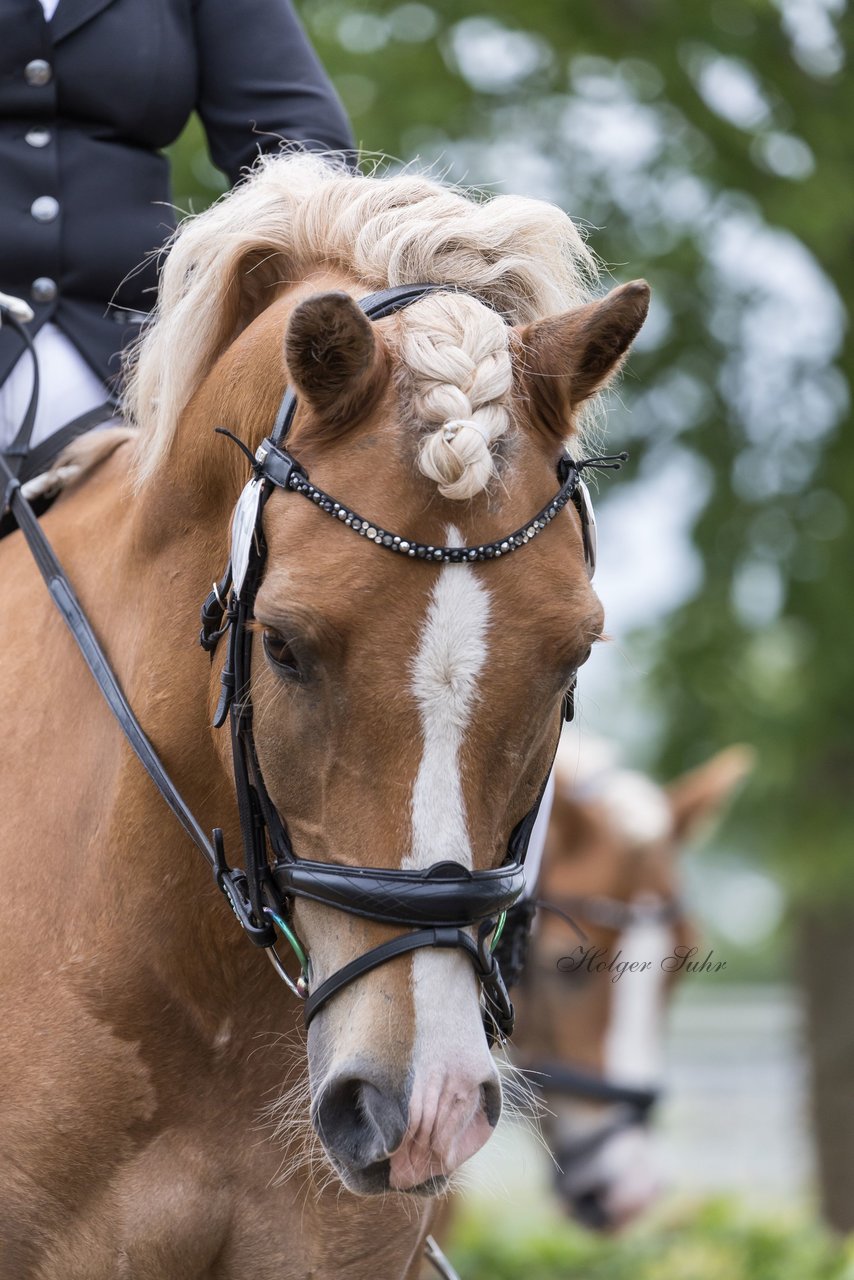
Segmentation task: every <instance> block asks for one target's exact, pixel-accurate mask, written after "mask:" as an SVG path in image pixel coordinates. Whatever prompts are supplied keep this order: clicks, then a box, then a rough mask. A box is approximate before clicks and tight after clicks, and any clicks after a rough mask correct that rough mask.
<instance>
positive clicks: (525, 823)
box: [200, 285, 622, 1043]
mask: <svg viewBox="0 0 854 1280" xmlns="http://www.w3.org/2000/svg"><path fill="white" fill-rule="evenodd" d="M439 289H444V290H446V286H441V285H413V286H403V287H400V288H396V289H388V290H384V291H382V292H380V293H376V294H372V295H370V296H369V297H367V298H363V299H361V301H360V302H359V306H360V307H361V309H362V311H363V312H364V314H365V315H366V316H367V317H368V318H369V319H371V320H380V319H383V318H385V317H387V316H390V315H393V314H395V313H396V312H398V311H400V310H402V309H403V308H405V307H408V306H410V305H411V304H412V303H414V302H417V301H418V300H419V299H420V298H423V297H424V296H425V295H427V294H429V293H433V292H435V291H437V290H439ZM296 408H297V397H296V394H295V392H294V391H293V390H292V389H291V388H290V387H289V388H287V389H286V391H285V394H284V396H283V399H282V402H281V404H280V407H279V411H278V413H277V415H276V419H275V423H274V426H273V429H272V431H271V432H270V435H269V436H268V437H267V438H266V439H265V440H264V441H263V443H262V444H261V445H260V446H259V448H258V450H257V451H256V453H255V455H254V456H252V455H251V454H249V451H248V450H246V449H245V446H243V447H244V451H245V452H247V454H249V457H250V460H251V463H252V473H253V474H252V478H251V479H250V480H249V482H248V483H247V485H246V486H245V488H244V490H243V492H242V494H241V496H240V498H239V499H238V503H237V506H236V508H235V516H234V522H233V527H232V546H231V559H230V563H229V566H228V568H227V569H226V571H225V573H224V575H223V577H222V578H221V579H220V581H219V582H218V583H217V584H215V586H214V589H213V590H212V592H211V593H210V595H209V596H208V598H207V600H206V601H205V604H204V606H203V608H202V631H201V635H200V642H201V644H202V646H203V647H204V648H205V649H207V650H208V651H210V652H211V653H213V652H214V650H215V649H216V647H217V644H218V643H219V641H220V639H221V638H222V637H223V636H224V635H225V634H226V633H227V634H228V654H227V657H226V661H225V665H224V667H223V671H222V675H221V695H220V699H219V703H218V706H217V709H216V713H215V716H214V724H215V725H217V726H222V725H223V724H224V723H225V721H226V719H228V720H229V723H230V727H231V742H232V756H233V762H234V775H235V781H236V785H237V799H238V809H239V812H240V822H241V829H242V831H243V840H244V851H245V861H244V868H243V869H242V870H229V869H226V868H223V869H222V870H221V871H220V872H219V873H218V881H219V883H220V886H221V887H222V888H223V889H224V890H225V892H226V893H227V894H228V896H229V898H230V900H231V902H232V906H233V907H234V910H235V914H236V915H237V916H238V919H240V920H241V923H244V922H246V923H244V927H246V924H247V923H248V924H249V925H250V928H251V929H252V934H251V936H253V940H256V939H257V941H258V942H259V943H260V945H262V946H265V947H267V953H268V955H269V956H270V958H271V960H272V962H273V964H274V965H275V967H276V968H277V970H278V972H279V973H280V974H281V976H282V977H283V978H284V980H285V981H286V982H287V983H288V985H289V986H291V989H292V990H295V991H296V992H297V994H305V997H306V998H305V1021H306V1024H308V1023H310V1022H311V1020H312V1018H314V1017H315V1016H316V1014H317V1013H318V1011H319V1010H320V1009H321V1008H323V1006H324V1005H325V1004H326V1003H327V1002H328V1001H329V1000H331V999H332V997H333V996H335V995H336V994H337V993H338V992H339V991H341V990H342V989H343V988H344V987H346V986H348V985H349V984H350V983H351V982H354V981H355V980H356V979H357V978H360V977H362V976H363V975H364V974H366V973H369V972H370V971H371V970H372V969H376V968H378V967H379V966H380V965H383V964H386V963H387V962H388V961H390V960H392V959H394V958H395V957H396V956H399V955H403V954H406V953H408V952H413V951H416V950H418V949H420V948H422V947H442V948H457V949H459V950H462V951H463V952H464V953H465V954H466V955H467V956H468V957H469V959H470V960H471V962H472V964H473V966H474V969H475V973H476V975H477V978H478V981H479V983H480V987H481V990H482V992H483V995H484V1023H485V1028H486V1033H487V1038H488V1039H489V1041H490V1043H492V1041H493V1040H495V1039H496V1038H499V1039H504V1038H505V1037H507V1036H509V1035H510V1034H511V1032H512V1028H513V1006H512V1004H511V1002H510V998H509V996H508V993H507V986H506V984H505V982H504V980H503V978H502V974H501V969H500V966H499V965H498V963H497V962H496V959H495V956H494V950H495V946H496V944H497V942H498V940H499V938H500V936H501V931H502V929H503V925H504V920H505V918H506V912H507V910H508V908H509V907H511V906H512V904H513V903H514V902H515V901H516V900H517V899H518V898H519V896H520V895H521V893H522V891H523V889H524V887H525V873H524V863H525V854H526V852H527V848H528V842H529V840H530V836H531V831H532V830H533V827H534V823H535V822H536V818H537V814H538V812H539V808H540V803H541V801H542V796H543V792H544V791H545V786H546V781H547V778H548V775H546V778H545V779H544V780H543V785H542V787H541V788H540V791H539V793H538V795H537V799H536V801H535V803H534V805H533V806H532V808H531V809H530V810H529V811H528V813H527V814H526V815H525V816H524V817H523V818H522V819H521V821H520V822H519V823H518V824H517V826H516V827H515V829H514V830H513V832H512V833H511V835H510V839H509V841H508V844H507V851H506V855H505V858H504V861H503V862H502V864H501V866H499V867H497V868H495V869H493V870H488V871H469V870H468V869H467V868H465V867H463V866H461V865H460V864H459V863H455V862H443V863H439V864H437V865H435V866H433V867H430V868H429V869H428V870H426V871H404V870H385V869H379V868H372V867H367V868H365V867H352V866H342V865H340V864H338V863H334V862H328V861H327V862H317V861H310V860H308V859H304V858H299V857H298V856H297V855H296V853H295V852H294V849H293V845H292V843H291V839H290V836H289V833H288V828H287V824H286V823H285V821H284V820H283V819H282V817H281V815H280V814H279V812H278V811H277V809H276V807H275V805H274V804H273V803H272V801H271V799H270V796H269V794H268V792H267V788H266V786H265V783H264V779H263V776H262V773H261V769H260V767H259V764H258V756H257V752H256V749H255V742H254V737H253V724H252V701H251V688H250V677H251V672H250V662H251V645H252V631H251V630H250V629H249V627H248V622H249V620H250V619H251V617H252V612H253V605H254V600H255V595H256V593H257V590H258V587H259V585H260V581H261V577H262V574H263V569H264V563H265V558H266V542H265V539H264V532H263V524H262V517H263V511H264V506H265V504H266V502H267V501H268V500H269V498H270V497H271V495H272V494H273V492H274V491H275V490H277V489H278V490H281V491H282V492H285V493H295V494H298V495H300V496H301V497H303V498H304V499H306V500H308V501H310V502H312V503H313V504H314V505H315V506H316V507H317V508H318V509H319V510H320V511H321V512H323V513H324V514H326V515H327V516H329V517H331V518H332V519H334V520H336V521H338V522H339V523H341V524H343V525H344V527H345V528H347V529H350V530H351V531H352V532H353V533H355V534H357V535H358V536H360V537H362V538H365V539H366V540H367V541H369V542H372V543H373V544H374V545H375V546H376V547H379V548H381V549H382V550H385V551H388V552H390V553H392V554H395V555H398V556H402V557H404V558H406V559H408V560H414V561H418V560H421V561H424V562H428V563H432V564H441V565H458V564H471V563H472V562H478V563H485V562H487V561H490V560H497V559H500V558H502V557H505V556H507V555H510V554H512V553H513V552H515V551H517V550H519V549H520V548H521V547H523V546H525V545H527V543H529V542H531V541H533V539H534V538H535V537H537V536H538V535H539V534H540V533H541V532H542V531H543V530H544V529H545V528H547V527H548V525H549V524H550V523H551V522H552V520H554V518H555V517H556V516H557V515H558V514H559V513H560V512H561V511H562V510H563V508H564V507H565V506H566V504H567V503H568V502H570V501H572V502H573V503H574V505H575V506H576V509H577V510H578V512H579V516H580V519H581V528H582V535H583V541H584V553H585V562H586V565H587V568H588V572H589V573H590V574H591V576H592V573H593V570H594V568H595V555H596V543H595V521H594V517H593V511H592V506H591V503H590V498H589V495H588V493H587V489H586V486H585V485H584V482H583V481H582V480H581V474H580V473H581V468H582V467H583V466H584V465H585V464H584V463H580V462H576V461H574V460H573V459H572V458H570V456H569V455H568V454H564V455H563V456H562V457H561V459H560V461H559V463H558V481H559V486H560V487H559V488H558V491H557V492H556V493H555V495H554V497H553V498H552V499H551V501H550V502H548V503H546V505H545V506H544V507H543V508H541V510H540V511H538V512H537V513H536V514H535V515H534V516H532V517H531V519H530V520H528V521H527V522H526V523H525V525H523V526H521V527H520V528H518V529H516V530H514V531H513V532H512V533H510V534H507V535H505V536H504V537H502V538H498V539H496V540H494V541H492V542H488V543H479V544H475V545H473V546H467V547H445V546H434V545H432V544H428V543H422V542H418V541H417V540H416V539H414V538H409V537H406V536H402V535H400V534H397V533H392V532H390V531H388V530H386V529H384V528H382V527H381V526H380V525H379V524H378V523H376V522H374V521H371V520H369V519H366V518H365V517H364V516H362V515H360V514H359V513H358V512H357V511H355V510H354V509H353V508H352V507H351V506H350V505H349V504H346V503H343V502H340V501H338V500H337V499H336V498H334V497H333V496H332V495H331V494H329V493H327V492H326V491H325V490H323V489H320V488H318V487H317V486H316V485H314V484H312V482H311V480H310V478H309V475H308V473H307V471H306V470H305V468H304V467H303V466H302V465H301V464H300V462H299V461H298V459H297V458H296V457H295V456H294V455H293V454H292V453H290V452H289V451H288V449H287V447H286V445H287V437H288V434H289V431H290V428H291V425H292V423H293V419H294V415H295V413H296ZM238 443H241V442H239V441H238ZM621 460H622V459H609V458H603V459H591V460H589V465H603V466H611V465H614V464H615V463H616V464H617V465H619V462H620V461H621ZM227 592H230V594H229V598H228V603H227V605H226V604H225V597H226V593H227ZM572 710H573V708H572V692H571V691H570V692H569V693H568V694H567V695H566V699H565V702H564V716H565V718H571V715H572ZM268 843H269V846H270V849H271V851H272V855H273V862H272V865H270V863H269V860H268V857H267V844H268ZM295 898H305V899H308V900H309V901H312V902H316V903H321V904H322V905H324V906H328V907H333V908H335V909H336V910H339V911H344V912H346V913H347V914H350V915H356V916H361V917H362V918H364V919H368V920H372V921H376V922H378V923H381V924H387V925H396V926H401V927H405V928H407V929H408V930H409V932H407V933H405V934H402V935H400V936H398V937H396V938H393V939H391V940H390V941H388V942H384V943H381V944H380V945H379V946H376V947H373V948H372V949H371V950H369V951H367V952H365V953H364V954H363V955H361V956H359V957H357V958H356V959H355V960H353V961H351V962H350V963H349V964H347V965H345V966H344V967H343V968H341V969H339V970H338V971H337V972H336V973H334V974H332V976H331V977H329V978H327V979H326V980H325V981H324V982H323V983H321V984H320V986H318V987H316V988H314V989H313V990H310V987H309V972H308V967H307V965H306V953H305V948H304V947H303V946H302V944H301V943H300V942H299V939H298V938H297V936H296V933H295V930H294V928H293V924H292V921H291V920H290V918H289V915H290V910H289V909H290V904H291V903H292V901H293V900H294V899H295ZM273 925H275V926H276V927H278V929H279V930H280V931H281V933H282V935H283V936H284V938H285V939H286V940H287V942H288V943H289V944H290V946H291V948H292V949H293V950H294V952H295V953H296V955H297V959H298V960H299V962H300V965H301V967H302V975H301V980H300V982H298V983H296V984H294V983H293V982H292V981H291V979H290V977H289V975H288V974H287V973H286V971H285V970H284V967H283V965H282V963H281V961H280V960H279V958H278V956H277V953H276V950H275V946H274V945H273V944H274V943H275V940H276V936H275V933H274V932H272V936H271V932H268V931H271V930H272V926H273ZM259 926H260V929H259ZM467 928H476V929H477V939H476V941H475V940H474V939H472V937H471V936H470V935H469V933H467V932H465V930H466V929H467ZM256 931H258V932H257V933H256ZM262 931H263V932H262Z"/></svg>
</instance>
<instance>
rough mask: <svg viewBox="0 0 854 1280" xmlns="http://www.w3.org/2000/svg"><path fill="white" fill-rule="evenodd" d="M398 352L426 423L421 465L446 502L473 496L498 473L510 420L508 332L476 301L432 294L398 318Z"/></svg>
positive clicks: (418, 411)
mask: <svg viewBox="0 0 854 1280" xmlns="http://www.w3.org/2000/svg"><path fill="white" fill-rule="evenodd" d="M401 329H402V336H401V355H402V358H403V362H404V364H405V365H406V367H407V369H408V370H409V373H410V375H411V378H412V395H413V408H414V410H415V413H416V416H417V417H418V418H419V420H420V421H421V422H423V423H424V424H425V425H426V426H428V427H432V428H433V430H432V431H430V433H429V434H428V435H426V436H425V437H424V439H423V440H422V442H421V446H420V449H419V454H418V463H419V466H420V468H421V471H422V472H423V473H424V475H426V476H428V477H429V478H430V479H431V480H435V481H436V482H437V484H438V485H439V492H440V493H441V494H442V495H443V496H444V497H446V498H471V497H473V496H474V495H475V494H476V493H480V492H481V490H482V489H485V488H486V486H487V485H488V484H489V481H490V480H491V478H492V476H493V475H494V474H495V459H494V448H495V446H496V444H497V442H498V440H499V439H500V437H501V436H503V435H504V433H505V432H506V431H507V429H508V428H509V426H510V423H511V421H512V419H511V413H510V390H511V387H512V383H513V370H512V365H511V359H510V348H509V333H510V331H509V329H508V327H507V325H506V324H505V323H504V321H503V320H502V319H501V317H500V316H499V315H497V314H496V313H495V312H494V311H493V310H491V309H490V308H489V307H486V306H484V305H483V304H482V303H480V302H478V301H477V300H476V299H475V298H470V297H466V296H465V295H462V294H434V295H432V296H430V297H427V298H424V299H422V301H421V302H419V303H418V304H417V305H416V306H414V307H412V308H411V310H410V311H408V312H407V313H406V315H405V316H403V317H402V323H401Z"/></svg>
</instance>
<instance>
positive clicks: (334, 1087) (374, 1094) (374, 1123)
mask: <svg viewBox="0 0 854 1280" xmlns="http://www.w3.org/2000/svg"><path fill="white" fill-rule="evenodd" d="M408 1109H409V1104H408V1098H407V1097H406V1096H405V1095H404V1094H403V1093H398V1092H396V1091H395V1090H393V1089H391V1088H389V1087H386V1088H383V1087H382V1086H381V1085H379V1084H377V1083H376V1082H374V1081H372V1080H365V1079H363V1078H360V1077H358V1076H346V1077H334V1076H333V1077H332V1079H331V1080H330V1081H328V1082H327V1084H326V1085H325V1086H324V1088H323V1090H322V1092H321V1094H320V1097H319V1098H318V1100H317V1102H316V1104H315V1106H314V1108H313V1109H312V1123H313V1125H314V1127H315V1130H316V1131H317V1133H318V1136H319V1137H320V1140H321V1141H322V1143H323V1145H324V1146H325V1147H326V1149H327V1151H329V1153H330V1154H331V1155H334V1156H337V1157H338V1158H339V1159H340V1160H342V1161H344V1162H345V1163H346V1164H347V1165H348V1166H350V1167H351V1168H354V1169H366V1168H368V1167H369V1166H370V1165H373V1164H377V1163H378V1162H379V1161H380V1160H385V1159H387V1157H388V1156H390V1155H391V1153H392V1152H393V1151H396V1150H397V1148H398V1147H399V1146H400V1144H401V1142H402V1141H403V1138H404V1135H405V1133H406V1123H407V1113H408Z"/></svg>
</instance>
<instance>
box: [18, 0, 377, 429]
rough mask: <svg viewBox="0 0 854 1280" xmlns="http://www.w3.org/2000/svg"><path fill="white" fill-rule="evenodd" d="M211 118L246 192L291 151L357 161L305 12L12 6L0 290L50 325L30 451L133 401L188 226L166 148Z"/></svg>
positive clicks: (153, 0) (199, 1)
mask: <svg viewBox="0 0 854 1280" xmlns="http://www.w3.org/2000/svg"><path fill="white" fill-rule="evenodd" d="M194 109H195V110H196V111H198V113H199V116H200V117H201V120H202V124H203V125H204V129H205V133H206V135H207V141H208V145H209V148H210V152H211V155H212V157H213V159H214V161H215V162H216V163H217V165H219V167H220V168H221V169H222V170H223V171H224V172H225V173H226V175H227V177H228V179H229V181H230V182H231V183H234V182H236V181H237V179H238V177H239V176H240V172H241V170H242V169H243V168H244V167H245V166H246V165H249V164H251V163H252V161H253V160H254V159H255V158H256V156H257V155H258V154H259V152H262V151H275V150H277V149H278V148H279V147H280V146H281V145H282V143H283V142H284V143H289V144H299V145H301V146H302V147H305V148H309V149H313V150H323V151H340V152H344V153H345V154H347V155H348V158H349V156H350V155H352V147H353V142H352V136H351V133H350V130H349V126H348V123H347V119H346V116H345V114H344V111H343V109H342V107H341V104H340V103H339V101H338V99H337V97H336V95H335V92H334V90H333V88H332V86H331V84H330V82H329V80H328V78H327V76H326V74H325V72H324V70H323V68H322V67H321V65H320V63H319V61H318V59H317V56H316V54H315V53H314V50H313V49H312V48H311V45H310V44H309V42H308V39H307V37H306V35H305V33H304V31H303V30H302V28H301V26H300V24H299V22H298V19H297V17H296V15H295V13H294V11H293V9H292V7H291V3H290V0H240V3H239V4H235V3H234V0H10V2H9V3H4V4H2V5H0V172H2V174H3V180H2V182H0V290H2V291H3V292H4V293H5V294H11V295H13V296H14V297H16V298H19V299H23V300H25V302H26V303H28V304H29V308H31V310H32V312H33V313H34V315H33V319H32V321H31V323H30V325H29V331H30V333H31V334H32V335H34V337H35V345H36V350H37V353H38V355H39V364H40V367H41V390H40V396H39V407H38V414H37V417H36V421H35V428H34V431H33V434H32V436H31V444H36V443H38V442H39V441H40V440H43V439H45V438H46V437H48V436H50V435H52V434H53V432H55V431H56V430H58V429H59V428H60V427H61V426H62V425H63V424H64V423H66V422H68V421H69V420H70V419H73V418H76V417H77V416H78V415H80V414H83V413H85V412H86V411H87V410H89V409H92V408H94V407H96V406H98V405H101V404H102V403H104V402H105V401H106V400H107V399H108V398H111V397H112V396H113V395H114V393H115V391H116V388H117V380H118V376H119V373H120V353H121V350H122V348H123V347H124V346H126V345H127V343H128V342H130V341H131V340H132V339H133V338H134V336H135V335H136V334H137V333H138V332H139V324H140V322H141V321H142V320H143V319H144V318H145V315H146V313H147V311H148V310H149V309H150V307H151V306H152V305H153V301H154V297H155V294H156V285H157V269H156V256H154V255H153V251H155V252H156V250H158V249H159V248H161V247H162V245H163V244H164V242H165V241H166V239H167V238H168V236H169V234H170V233H171V231H172V230H173V228H174V225H175V220H174V215H173V211H172V208H171V204H170V195H171V193H170V183H169V165H168V161H167V159H166V157H165V156H164V155H163V154H162V149H163V148H164V147H166V146H168V145H169V144H170V143H171V142H173V141H174V140H175V139H176V138H177V137H178V135H179V134H180V133H181V130H182V129H183V127H184V125H185V124H186V122H187V119H188V117H189V115H190V113H191V112H192V111H193V110H194ZM2 301H3V299H2V296H0V304H2ZM26 310H27V309H26V308H24V309H23V311H22V310H21V309H20V308H19V309H18V315H19V317H20V316H21V315H22V314H23V315H24V316H26ZM0 319H2V311H0ZM22 350H23V349H22V344H21V340H20V337H19V335H18V334H17V333H16V332H14V329H13V327H12V326H9V325H6V326H4V327H3V328H2V329H0V449H3V448H5V447H7V446H8V445H9V444H10V443H11V441H12V439H13V437H14V435H15V434H16V432H17V430H18V426H19V425H20V423H21V420H22V419H23V417H24V414H25V412H26V408H27V404H28V401H29V398H30V392H31V389H32V377H33V374H32V363H31V361H30V359H29V357H28V356H23V355H22ZM105 416H108V415H105Z"/></svg>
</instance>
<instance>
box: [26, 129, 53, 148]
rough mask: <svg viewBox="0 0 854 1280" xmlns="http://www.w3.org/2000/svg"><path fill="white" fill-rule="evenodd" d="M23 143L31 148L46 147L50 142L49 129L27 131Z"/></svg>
mask: <svg viewBox="0 0 854 1280" xmlns="http://www.w3.org/2000/svg"><path fill="white" fill-rule="evenodd" d="M25 141H26V142H28V143H29V144H30V146H31V147H46V146H47V144H48V143H49V142H50V129H28V130H27V133H26V135H25Z"/></svg>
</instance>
